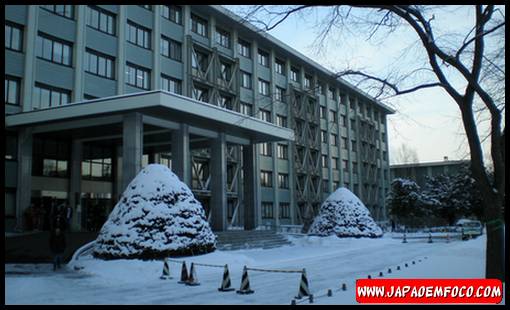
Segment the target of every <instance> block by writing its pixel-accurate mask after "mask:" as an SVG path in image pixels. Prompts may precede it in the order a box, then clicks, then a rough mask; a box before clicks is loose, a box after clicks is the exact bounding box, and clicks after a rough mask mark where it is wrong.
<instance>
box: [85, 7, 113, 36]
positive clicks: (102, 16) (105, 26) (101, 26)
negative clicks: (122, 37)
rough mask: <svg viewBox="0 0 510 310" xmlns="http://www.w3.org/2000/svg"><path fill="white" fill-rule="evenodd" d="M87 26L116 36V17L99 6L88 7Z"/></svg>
mask: <svg viewBox="0 0 510 310" xmlns="http://www.w3.org/2000/svg"><path fill="white" fill-rule="evenodd" d="M86 23H87V26H90V27H92V28H94V29H96V30H99V31H102V32H104V33H107V34H111V35H115V15H114V14H112V13H110V12H107V11H105V10H103V9H100V8H99V7H97V6H88V7H87V19H86Z"/></svg>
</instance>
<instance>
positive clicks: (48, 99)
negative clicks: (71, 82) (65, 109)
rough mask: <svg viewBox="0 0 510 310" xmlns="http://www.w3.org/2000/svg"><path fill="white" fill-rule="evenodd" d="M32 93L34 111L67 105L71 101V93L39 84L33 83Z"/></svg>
mask: <svg viewBox="0 0 510 310" xmlns="http://www.w3.org/2000/svg"><path fill="white" fill-rule="evenodd" d="M34 92H35V94H34V96H35V101H34V104H33V107H34V109H46V108H50V107H57V106H61V105H64V104H68V103H69V101H70V99H71V92H70V91H69V90H65V89H61V88H56V87H52V86H49V85H44V84H40V83H35V89H34Z"/></svg>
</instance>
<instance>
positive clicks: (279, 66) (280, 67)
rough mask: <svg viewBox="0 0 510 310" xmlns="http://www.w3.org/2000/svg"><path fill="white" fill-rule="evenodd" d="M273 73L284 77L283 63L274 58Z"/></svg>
mask: <svg viewBox="0 0 510 310" xmlns="http://www.w3.org/2000/svg"><path fill="white" fill-rule="evenodd" d="M274 67H275V71H276V73H278V74H281V75H285V62H283V61H282V60H280V59H278V58H276V59H275V61H274Z"/></svg>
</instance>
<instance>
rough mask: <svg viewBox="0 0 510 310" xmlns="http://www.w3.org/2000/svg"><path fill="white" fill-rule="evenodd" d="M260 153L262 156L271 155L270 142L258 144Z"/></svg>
mask: <svg viewBox="0 0 510 310" xmlns="http://www.w3.org/2000/svg"><path fill="white" fill-rule="evenodd" d="M260 155H262V156H272V154H271V143H269V142H267V143H262V144H260Z"/></svg>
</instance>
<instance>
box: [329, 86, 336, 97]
mask: <svg viewBox="0 0 510 310" xmlns="http://www.w3.org/2000/svg"><path fill="white" fill-rule="evenodd" d="M328 99H331V100H335V89H334V88H332V87H330V88H329V89H328Z"/></svg>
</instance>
